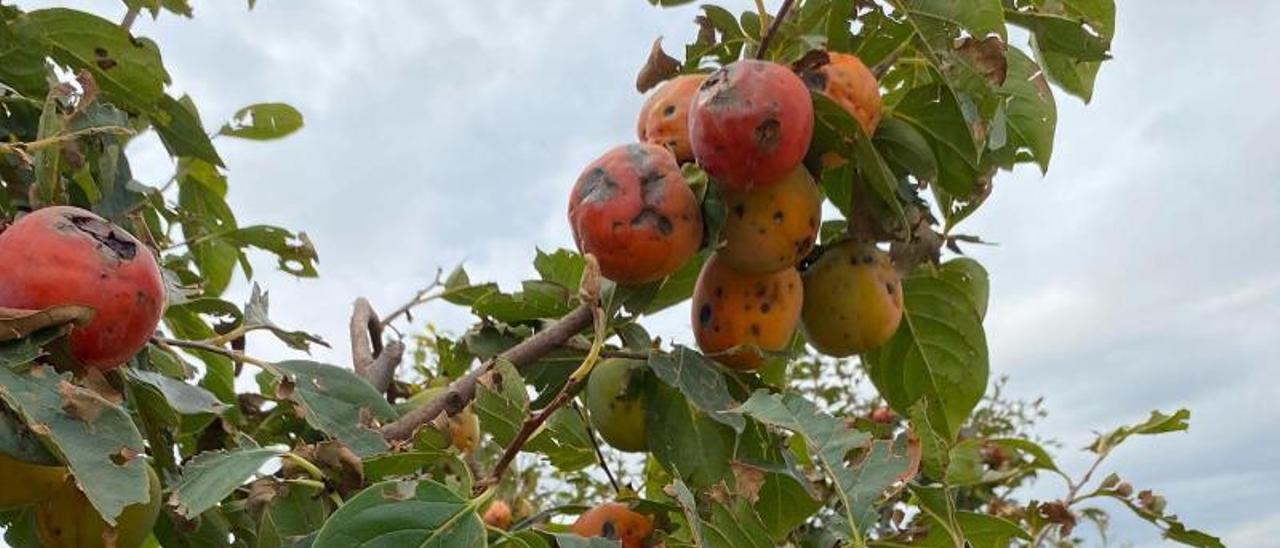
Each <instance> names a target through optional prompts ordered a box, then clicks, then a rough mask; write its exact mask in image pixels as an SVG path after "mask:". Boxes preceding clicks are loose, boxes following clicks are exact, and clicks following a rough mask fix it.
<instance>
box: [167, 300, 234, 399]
mask: <svg viewBox="0 0 1280 548" xmlns="http://www.w3.org/2000/svg"><path fill="white" fill-rule="evenodd" d="M196 307H197V303H196V302H194V301H193V302H191V303H188V304H184V305H177V306H170V307H169V308H168V309H166V310H165V313H164V320H165V325H166V326H168V327H169V329H170V330H171V331H173V334H174V336H176V337H178V338H180V339H186V340H190V341H200V340H205V339H209V338H211V337H215V336H217V333H215V332H214V331H213V328H211V327H209V326H208V325H207V324H205V323H204V321H203V320H201V319H200V315H199V312H198V311H197V310H196ZM184 351H185V352H189V353H191V355H193V356H195V357H197V358H199V359H200V361H201V362H203V363H204V365H205V375H204V378H203V379H201V380H200V386H203V387H204V388H207V389H208V390H209V391H210V392H212V393H213V395H215V396H217V397H218V399H219V400H221V401H222V402H224V403H236V401H237V400H236V388H235V382H236V379H235V363H234V362H232V361H231V358H228V357H227V356H224V355H222V354H219V353H216V352H208V351H205V350H194V349H184Z"/></svg>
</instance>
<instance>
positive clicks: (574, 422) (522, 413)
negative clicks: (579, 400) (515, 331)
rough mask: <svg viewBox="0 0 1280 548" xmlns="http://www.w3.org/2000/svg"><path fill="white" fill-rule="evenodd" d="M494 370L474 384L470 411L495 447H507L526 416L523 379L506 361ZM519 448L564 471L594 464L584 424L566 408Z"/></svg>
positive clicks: (579, 417) (576, 414)
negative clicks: (541, 454) (548, 460)
mask: <svg viewBox="0 0 1280 548" xmlns="http://www.w3.org/2000/svg"><path fill="white" fill-rule="evenodd" d="M494 371H495V374H493V375H491V376H489V377H488V378H487V379H486V380H484V381H482V382H480V383H479V384H478V385H477V387H476V399H475V403H474V404H473V410H474V411H475V413H476V415H477V416H478V417H480V424H481V426H482V427H483V429H484V431H485V432H488V433H489V434H490V435H491V436H493V439H494V441H496V442H497V443H498V445H500V446H506V445H509V444H511V443H512V441H513V440H514V439H515V436H516V433H517V432H519V431H520V427H521V425H522V424H524V421H525V419H526V418H528V416H529V394H528V392H527V391H526V389H525V384H524V379H523V378H522V377H521V376H520V373H519V372H517V371H516V369H515V367H514V366H512V365H511V364H510V363H509V362H506V361H499V362H498V364H497V366H496V367H495V369H494ZM522 449H523V450H525V451H531V452H537V453H543V454H545V455H547V457H548V458H549V459H550V460H551V463H552V465H553V466H555V467H556V468H559V469H561V470H565V471H571V470H580V469H582V468H585V467H587V466H590V465H592V464H594V463H595V461H596V457H595V450H594V448H593V446H592V445H591V440H590V439H589V438H587V425H586V423H584V422H583V421H582V417H581V416H580V415H578V413H577V412H576V411H574V410H572V409H568V408H562V409H559V410H557V411H556V412H554V413H553V414H552V415H551V417H550V418H549V419H547V422H546V423H544V424H543V428H542V430H540V431H538V433H536V434H534V436H533V437H532V438H531V439H530V440H529V441H528V442H527V443H525V445H524V447H523V448H522Z"/></svg>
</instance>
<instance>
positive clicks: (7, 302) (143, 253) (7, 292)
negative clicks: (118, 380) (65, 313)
mask: <svg viewBox="0 0 1280 548" xmlns="http://www.w3.org/2000/svg"><path fill="white" fill-rule="evenodd" d="M0 265H4V267H3V268H0V306H4V307H9V308H25V309H35V310H39V309H44V308H49V307H52V306H57V305H65V304H78V305H84V306H89V307H91V308H93V309H94V310H95V311H96V313H95V315H94V317H93V320H92V321H91V322H89V324H88V325H85V326H84V327H80V328H77V329H75V330H74V331H72V332H71V336H70V346H71V354H72V356H74V357H75V358H76V359H77V360H78V361H80V362H81V363H83V364H86V365H89V366H92V367H96V368H98V369H104V370H105V369H111V368H114V367H117V366H119V365H120V364H122V363H124V362H126V361H128V360H129V359H130V358H132V357H133V356H134V354H137V353H138V350H140V349H141V348H142V347H143V345H145V344H146V343H147V341H148V340H149V339H150V338H151V336H152V335H153V334H154V333H155V329H156V325H157V324H158V323H159V322H160V316H161V314H162V313H163V312H164V305H165V294H164V285H163V284H162V283H161V279H160V268H159V266H158V265H157V264H156V260H155V257H154V256H152V254H151V252H150V251H149V250H148V249H147V248H146V247H145V246H143V245H142V243H141V242H139V241H138V240H137V239H136V238H134V237H133V236H132V235H130V234H129V233H128V232H125V231H124V230H123V229H121V228H120V227H118V226H115V225H113V224H111V223H109V222H107V221H106V220H105V219H103V218H101V217H99V216H97V215H94V214H93V213H91V212H89V211H85V210H83V209H79V208H74V207H65V206H59V207H48V208H44V209H41V210H38V211H35V212H33V213H31V214H29V215H27V216H26V217H23V218H21V219H19V220H18V222H16V223H14V224H13V226H11V227H9V229H8V230H6V231H4V233H0Z"/></svg>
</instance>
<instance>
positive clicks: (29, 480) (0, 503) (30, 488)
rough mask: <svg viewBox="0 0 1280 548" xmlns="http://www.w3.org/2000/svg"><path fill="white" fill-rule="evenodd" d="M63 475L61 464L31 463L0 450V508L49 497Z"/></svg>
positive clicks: (13, 506) (12, 506)
mask: <svg viewBox="0 0 1280 548" xmlns="http://www.w3.org/2000/svg"><path fill="white" fill-rule="evenodd" d="M66 476H67V469H66V467H64V466H45V465H41V464H32V463H29V462H24V461H20V460H18V459H15V458H13V457H10V456H8V455H6V454H4V453H0V511H3V510H13V509H16V508H21V507H23V506H30V505H32V504H36V503H38V502H40V501H43V500H45V499H47V498H49V496H50V495H51V494H53V492H54V488H55V487H58V486H61V485H62V481H63V479H64V478H66Z"/></svg>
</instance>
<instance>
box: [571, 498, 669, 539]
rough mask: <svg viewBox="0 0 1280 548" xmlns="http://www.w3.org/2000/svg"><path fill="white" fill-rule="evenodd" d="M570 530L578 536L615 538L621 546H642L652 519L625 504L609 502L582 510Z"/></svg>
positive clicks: (651, 529) (647, 535) (648, 532)
mask: <svg viewBox="0 0 1280 548" xmlns="http://www.w3.org/2000/svg"><path fill="white" fill-rule="evenodd" d="M570 530H572V531H573V534H575V535H578V536H580V537H603V538H607V539H613V540H617V541H619V543H620V544H622V548H643V547H644V545H645V541H646V539H648V538H649V535H650V534H651V533H652V532H653V521H652V520H651V519H650V518H649V517H648V516H646V515H644V514H641V513H639V512H633V511H631V509H630V508H627V506H626V505H625V504H621V503H617V502H610V503H606V504H601V505H600V506H597V507H595V508H592V509H590V510H587V511H586V512H583V514H582V515H581V516H578V520H577V521H575V522H573V526H572V527H571V528H570Z"/></svg>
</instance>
